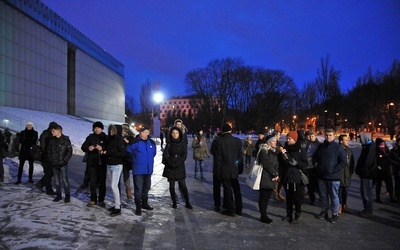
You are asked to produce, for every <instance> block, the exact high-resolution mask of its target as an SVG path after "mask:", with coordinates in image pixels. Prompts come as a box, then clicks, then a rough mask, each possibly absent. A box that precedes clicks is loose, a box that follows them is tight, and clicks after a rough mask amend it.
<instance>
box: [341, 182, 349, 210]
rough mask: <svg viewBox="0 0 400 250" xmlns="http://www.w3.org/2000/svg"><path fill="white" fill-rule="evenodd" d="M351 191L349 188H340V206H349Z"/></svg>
mask: <svg viewBox="0 0 400 250" xmlns="http://www.w3.org/2000/svg"><path fill="white" fill-rule="evenodd" d="M348 191H349V187H345V186H340V188H339V202H340V205H346V204H347V193H348Z"/></svg>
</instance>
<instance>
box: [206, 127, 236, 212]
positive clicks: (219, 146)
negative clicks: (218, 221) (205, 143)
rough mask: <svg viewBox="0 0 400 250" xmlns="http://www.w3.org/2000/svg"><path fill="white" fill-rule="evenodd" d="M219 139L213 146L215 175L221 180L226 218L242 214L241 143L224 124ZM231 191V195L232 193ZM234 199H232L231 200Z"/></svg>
mask: <svg viewBox="0 0 400 250" xmlns="http://www.w3.org/2000/svg"><path fill="white" fill-rule="evenodd" d="M222 133H223V135H222V136H221V137H218V139H217V142H216V144H215V151H214V152H215V154H213V155H214V157H215V159H214V160H215V161H214V162H215V166H214V171H215V173H214V174H215V175H216V176H218V177H219V178H220V179H221V182H222V185H223V187H224V206H225V208H226V210H224V211H223V212H222V213H223V214H225V215H228V216H235V214H237V215H241V214H242V194H241V192H240V185H239V180H238V177H239V174H240V170H239V169H240V164H241V165H242V167H243V153H242V141H241V140H240V139H239V138H236V137H233V136H232V127H231V126H230V125H229V124H228V123H225V124H224V125H223V126H222ZM232 190H233V193H232ZM233 197H234V198H233Z"/></svg>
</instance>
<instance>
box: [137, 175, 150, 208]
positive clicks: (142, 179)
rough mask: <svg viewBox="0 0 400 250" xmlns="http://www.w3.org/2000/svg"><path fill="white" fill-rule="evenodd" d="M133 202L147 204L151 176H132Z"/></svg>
mask: <svg viewBox="0 0 400 250" xmlns="http://www.w3.org/2000/svg"><path fill="white" fill-rule="evenodd" d="M133 186H134V190H135V192H134V195H135V202H136V203H140V202H147V200H148V196H149V191H150V187H151V174H139V175H136V174H134V175H133Z"/></svg>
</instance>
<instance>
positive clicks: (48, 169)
mask: <svg viewBox="0 0 400 250" xmlns="http://www.w3.org/2000/svg"><path fill="white" fill-rule="evenodd" d="M42 167H43V172H44V175H43V177H42V179H40V181H39V182H40V185H41V186H42V187H46V191H50V190H51V188H52V187H51V178H53V167H52V166H51V165H50V163H48V162H47V161H42Z"/></svg>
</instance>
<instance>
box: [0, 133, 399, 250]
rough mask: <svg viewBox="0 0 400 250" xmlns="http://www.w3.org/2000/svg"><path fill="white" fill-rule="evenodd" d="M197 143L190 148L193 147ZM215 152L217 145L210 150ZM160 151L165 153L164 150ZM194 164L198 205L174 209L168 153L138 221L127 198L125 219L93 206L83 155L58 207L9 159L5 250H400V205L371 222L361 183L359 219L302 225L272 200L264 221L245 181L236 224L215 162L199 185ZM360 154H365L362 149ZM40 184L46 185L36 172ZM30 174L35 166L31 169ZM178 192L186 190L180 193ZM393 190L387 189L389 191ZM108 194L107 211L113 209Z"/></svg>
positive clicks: (354, 204)
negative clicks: (217, 203)
mask: <svg viewBox="0 0 400 250" xmlns="http://www.w3.org/2000/svg"><path fill="white" fill-rule="evenodd" d="M190 143H191V141H189V145H190ZM209 145H210V144H209ZM159 149H160V148H159ZM188 151H189V153H188V159H187V160H186V169H187V178H186V183H187V186H188V189H189V195H190V200H191V203H192V205H193V209H192V210H190V209H187V208H185V206H184V201H183V198H182V197H181V199H180V202H179V204H178V208H177V209H173V208H172V207H171V205H172V202H171V199H170V196H169V190H168V182H167V180H166V179H165V178H163V177H162V171H163V165H162V164H161V151H160V150H159V151H158V155H157V156H156V163H155V171H154V174H153V177H152V188H151V191H150V198H149V203H150V205H152V206H153V207H154V210H152V211H146V210H144V211H143V213H142V216H136V215H135V214H134V209H135V206H134V203H133V201H132V200H128V199H127V198H126V196H125V194H123V195H122V203H123V208H122V215H121V216H117V217H110V216H109V212H108V211H107V209H105V208H101V207H94V208H89V207H87V206H86V204H87V202H88V201H89V191H88V190H86V189H85V190H81V189H79V186H80V184H81V183H82V180H83V172H84V169H85V166H84V163H82V156H77V155H74V156H73V158H72V159H71V161H70V164H69V179H70V185H71V190H72V198H71V203H68V204H65V203H63V202H58V203H54V202H52V200H53V198H54V197H52V196H48V195H46V194H44V193H40V192H39V191H38V190H36V189H35V187H34V185H33V184H30V183H28V182H27V176H26V175H25V174H24V177H23V183H22V184H20V185H15V184H13V183H14V182H15V181H16V169H17V164H18V163H17V158H7V159H6V160H5V164H6V165H7V166H8V167H9V168H10V169H9V172H10V177H9V179H6V180H5V181H6V182H5V183H2V184H1V186H0V232H1V233H0V249H398V248H399V245H400V204H397V203H396V204H394V203H390V201H389V197H387V196H383V197H382V200H383V203H382V204H374V217H373V218H372V219H363V218H361V217H359V216H358V215H357V214H356V212H358V211H360V210H362V201H361V198H360V194H359V179H358V178H357V177H356V176H353V180H352V186H351V187H350V190H349V197H348V206H349V208H351V209H352V210H353V211H354V212H355V213H354V214H341V215H340V217H339V221H338V222H337V223H335V224H332V223H330V222H327V221H325V220H318V219H316V218H314V216H315V215H317V214H319V212H320V207H319V205H320V204H319V203H318V202H317V204H316V206H311V205H309V200H308V198H307V197H306V198H305V200H304V205H303V221H302V222H301V223H300V224H297V225H294V224H289V223H287V222H283V221H282V220H281V218H282V217H284V216H285V215H286V212H285V203H284V202H280V201H276V200H273V199H271V201H270V204H269V207H268V215H269V217H270V218H271V219H273V220H274V221H273V223H272V224H270V225H268V224H264V223H261V222H260V221H259V217H260V215H259V211H258V192H257V191H254V190H252V189H250V188H249V187H248V186H247V185H246V183H245V177H246V175H247V171H248V170H246V171H245V173H244V174H243V175H241V176H240V178H239V180H240V184H241V190H242V196H243V214H242V215H241V216H235V217H228V216H225V215H222V214H221V213H220V212H216V211H214V210H213V198H212V197H213V196H212V157H210V158H208V159H206V160H205V167H206V180H196V179H194V160H193V159H192V150H191V147H190V146H189V147H188ZM353 151H356V152H355V154H357V153H358V154H359V152H358V149H357V148H355V149H353ZM35 167H36V170H35V172H34V180H35V181H37V180H39V179H40V178H41V176H42V173H41V171H40V165H35ZM24 171H25V173H26V172H27V167H25V170H24ZM176 190H177V192H178V188H177V187H176ZM382 190H385V187H383V188H382ZM112 201H113V198H112V192H111V189H110V188H109V185H108V187H107V196H106V204H107V208H108V207H110V206H112Z"/></svg>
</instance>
